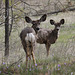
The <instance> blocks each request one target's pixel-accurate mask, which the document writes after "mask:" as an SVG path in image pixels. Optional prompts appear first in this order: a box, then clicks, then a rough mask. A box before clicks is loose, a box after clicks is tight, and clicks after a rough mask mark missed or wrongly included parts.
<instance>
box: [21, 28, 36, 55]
mask: <svg viewBox="0 0 75 75" xmlns="http://www.w3.org/2000/svg"><path fill="white" fill-rule="evenodd" d="M35 35H36V33H35V31H34V29H33V28H31V27H27V28H25V29H23V30H22V32H21V33H20V38H21V41H22V45H23V47H24V50H25V52H26V53H27V51H26V49H27V48H30V49H28V50H32V49H31V48H32V47H33V46H34V45H35V42H36V37H35ZM28 52H29V54H28V55H30V53H31V52H30V51H28Z"/></svg>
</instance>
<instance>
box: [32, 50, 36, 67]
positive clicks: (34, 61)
mask: <svg viewBox="0 0 75 75" xmlns="http://www.w3.org/2000/svg"><path fill="white" fill-rule="evenodd" d="M32 58H33V63H34V66H35V65H36V60H35V56H34V52H33V51H32Z"/></svg>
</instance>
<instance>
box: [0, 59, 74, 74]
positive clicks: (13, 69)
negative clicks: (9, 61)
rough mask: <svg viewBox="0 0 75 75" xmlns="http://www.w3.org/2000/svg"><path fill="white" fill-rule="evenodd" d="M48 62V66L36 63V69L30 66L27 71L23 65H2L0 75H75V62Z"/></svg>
mask: <svg viewBox="0 0 75 75" xmlns="http://www.w3.org/2000/svg"><path fill="white" fill-rule="evenodd" d="M43 61H45V60H43ZM53 61H54V59H53ZM50 62H51V61H50ZM50 62H47V63H48V64H46V63H45V64H42V63H40V64H39V63H38V66H37V67H34V66H32V67H31V68H28V70H26V67H25V64H20V66H19V65H16V64H15V65H14V66H10V65H7V66H6V64H2V66H1V67H0V75H75V61H71V62H70V61H66V62H58V63H56V62H54V63H53V62H51V63H50ZM72 73H73V74H72Z"/></svg>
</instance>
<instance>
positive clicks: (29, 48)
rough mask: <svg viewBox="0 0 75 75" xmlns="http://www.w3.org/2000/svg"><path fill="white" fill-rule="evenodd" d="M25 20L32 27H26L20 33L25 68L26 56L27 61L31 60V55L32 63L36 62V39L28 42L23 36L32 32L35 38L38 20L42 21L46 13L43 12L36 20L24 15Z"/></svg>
mask: <svg viewBox="0 0 75 75" xmlns="http://www.w3.org/2000/svg"><path fill="white" fill-rule="evenodd" d="M25 20H26V22H27V23H32V27H26V28H24V29H23V30H22V31H21V33H20V38H21V42H22V45H23V48H24V51H25V53H26V68H27V64H28V57H29V61H30V62H31V55H32V58H33V62H34V65H35V64H36V61H35V56H34V50H35V45H36V44H35V43H36V40H34V42H30V41H28V42H27V41H26V40H25V38H26V36H27V34H29V33H32V34H33V35H34V36H35V39H36V38H37V36H36V34H37V32H38V30H39V25H40V22H43V21H45V20H46V14H44V15H43V16H42V17H41V18H40V19H39V20H36V21H32V20H31V19H30V18H29V17H28V16H26V17H25ZM29 64H30V63H29Z"/></svg>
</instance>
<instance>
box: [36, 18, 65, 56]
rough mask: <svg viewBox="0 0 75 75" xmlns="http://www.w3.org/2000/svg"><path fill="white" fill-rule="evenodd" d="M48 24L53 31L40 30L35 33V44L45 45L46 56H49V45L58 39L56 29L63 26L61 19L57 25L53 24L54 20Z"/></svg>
mask: <svg viewBox="0 0 75 75" xmlns="http://www.w3.org/2000/svg"><path fill="white" fill-rule="evenodd" d="M50 23H51V24H52V25H54V26H55V28H54V29H53V30H49V29H43V28H41V29H39V31H38V33H37V35H38V38H37V43H40V44H45V46H46V50H47V56H48V55H49V48H50V46H51V44H54V43H55V42H56V40H57V38H58V31H59V29H58V27H60V25H61V24H64V19H62V20H61V21H60V22H59V23H55V21H54V20H50Z"/></svg>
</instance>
